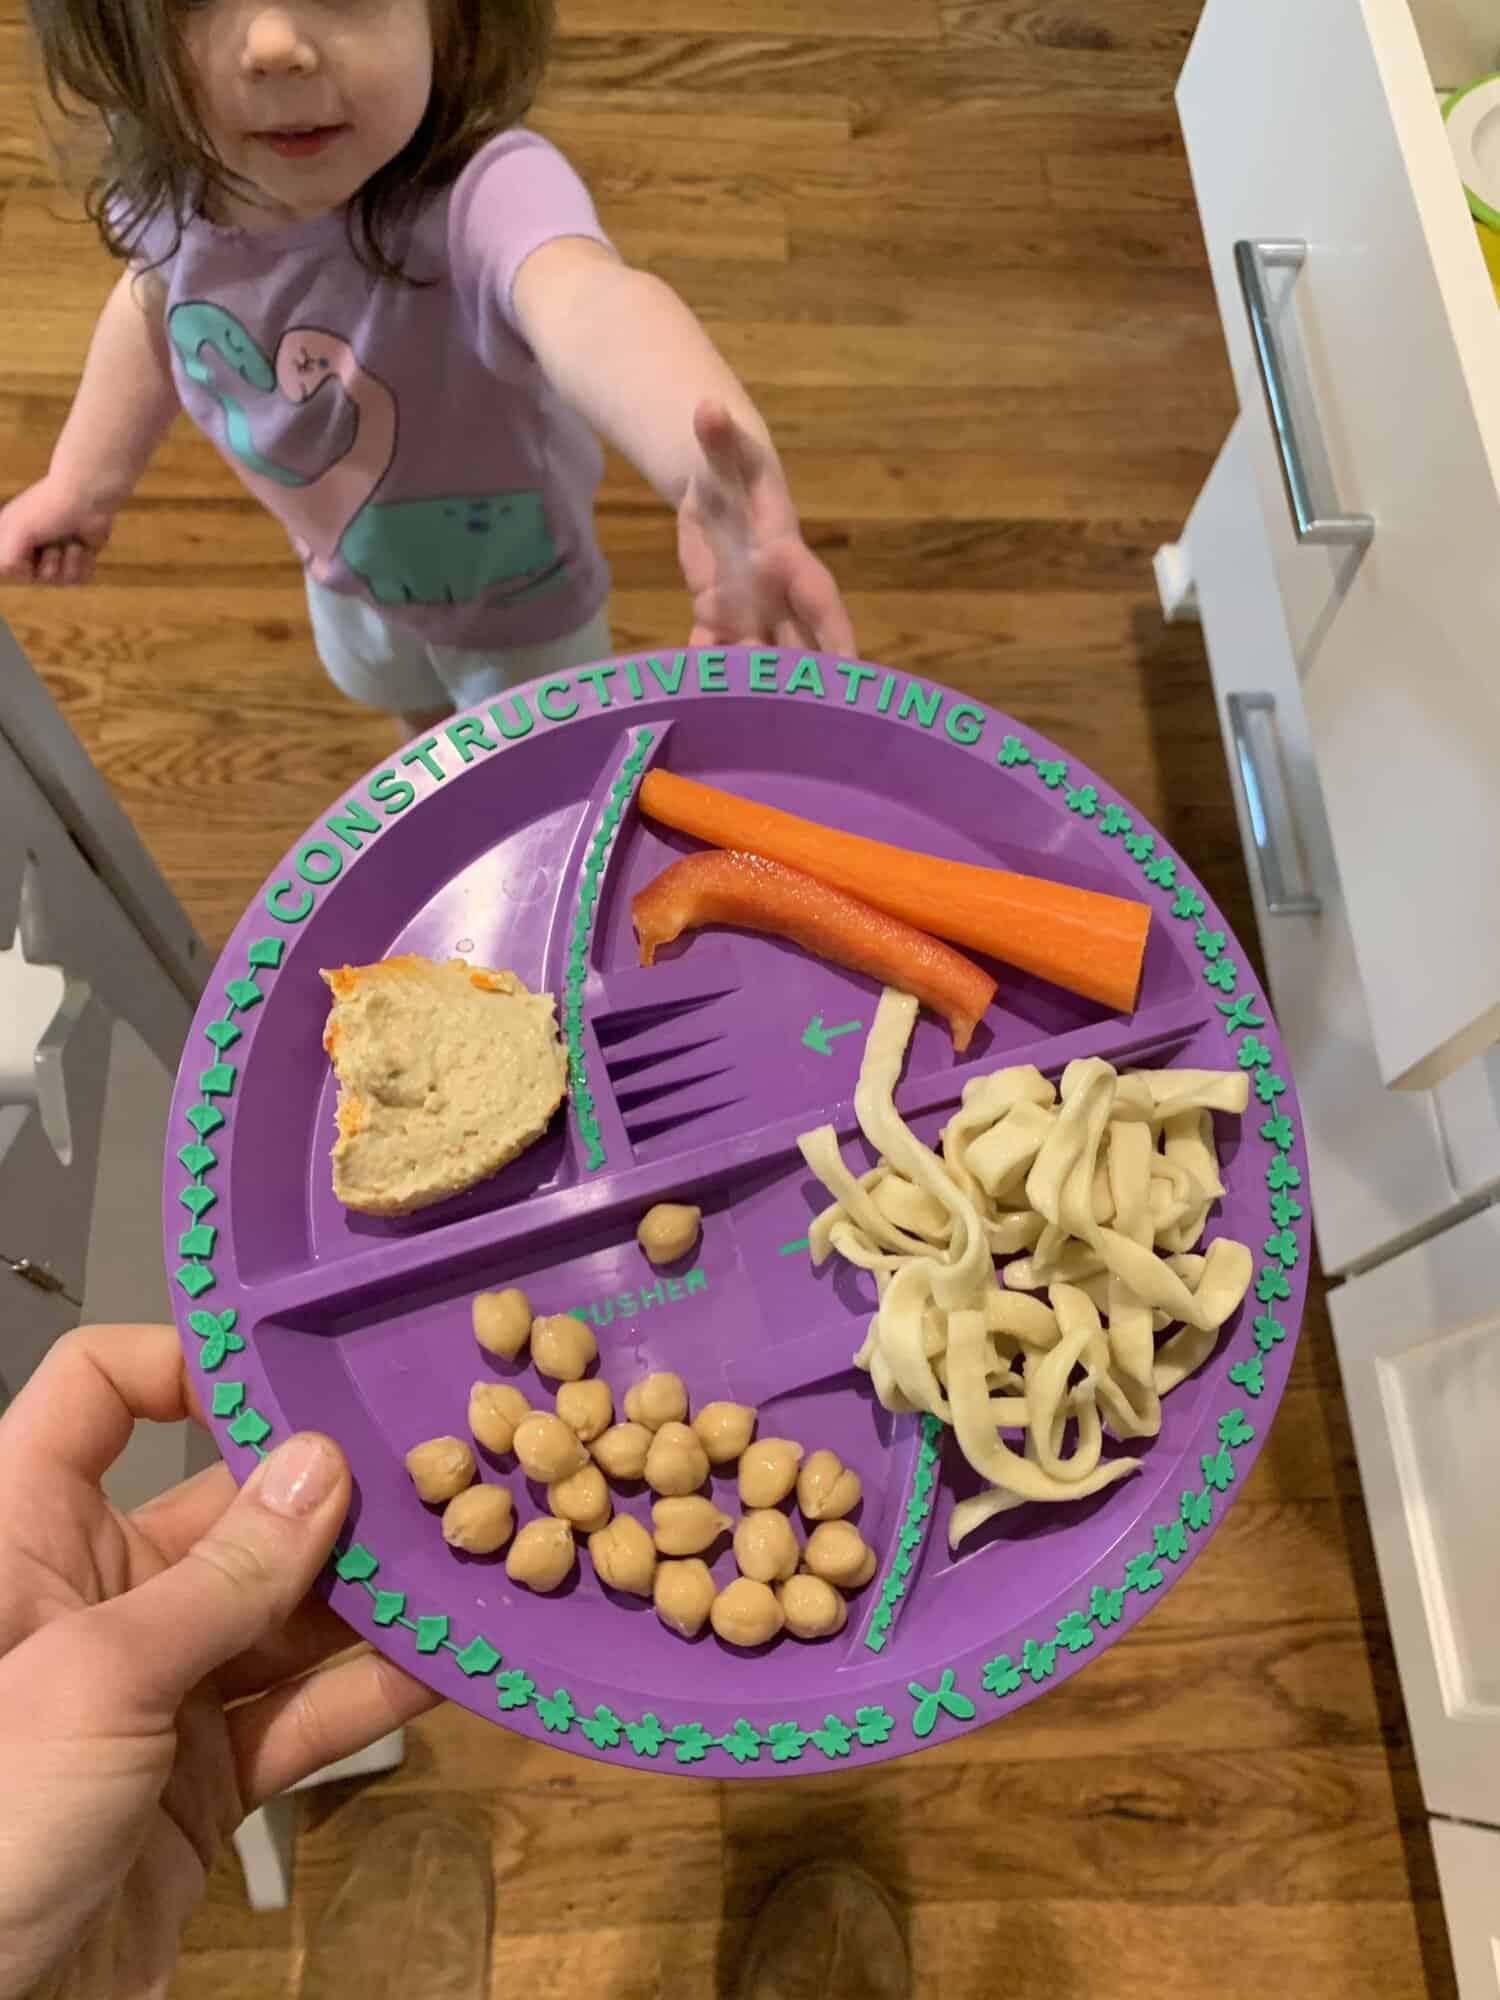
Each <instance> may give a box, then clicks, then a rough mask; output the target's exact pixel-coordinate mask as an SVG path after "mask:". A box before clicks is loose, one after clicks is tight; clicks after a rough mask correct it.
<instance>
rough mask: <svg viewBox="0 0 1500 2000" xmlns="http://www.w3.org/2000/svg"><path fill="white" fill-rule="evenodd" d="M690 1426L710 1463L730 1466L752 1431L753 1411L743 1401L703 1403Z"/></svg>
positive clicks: (753, 1423) (749, 1438) (753, 1430)
mask: <svg viewBox="0 0 1500 2000" xmlns="http://www.w3.org/2000/svg"><path fill="white" fill-rule="evenodd" d="M693 1429H694V1430H695V1431H696V1432H697V1433H698V1440H699V1442H700V1444H701V1445H702V1446H703V1449H704V1450H705V1451H706V1452H707V1453H708V1462H709V1464H710V1465H733V1463H734V1461H735V1460H736V1459H737V1458H738V1457H739V1456H740V1454H741V1453H742V1452H743V1451H744V1449H745V1447H746V1445H748V1444H749V1442H750V1440H751V1438H752V1437H753V1436H754V1434H755V1412H754V1410H751V1409H747V1408H746V1406H745V1405H744V1404H743V1403H705V1404H704V1405H703V1408H702V1409H701V1410H700V1411H699V1412H698V1414H697V1416H696V1417H694V1419H693Z"/></svg>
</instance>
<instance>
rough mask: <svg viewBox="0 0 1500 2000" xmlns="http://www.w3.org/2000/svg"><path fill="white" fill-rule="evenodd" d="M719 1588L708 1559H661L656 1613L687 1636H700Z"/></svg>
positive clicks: (688, 1637)
mask: <svg viewBox="0 0 1500 2000" xmlns="http://www.w3.org/2000/svg"><path fill="white" fill-rule="evenodd" d="M716 1595H717V1592H716V1591H715V1589H714V1580H713V1575H712V1572H711V1571H710V1569H709V1567H708V1564H707V1563H706V1562H700V1561H698V1559H697V1558H696V1557H694V1558H693V1559H692V1560H690V1561H688V1562H664V1563H658V1564H657V1568H656V1586H655V1588H654V1590H653V1591H652V1598H653V1601H654V1602H655V1605H656V1615H657V1617H658V1618H659V1619H660V1620H661V1622H662V1624H663V1625H667V1626H670V1627H671V1629H672V1630H673V1631H674V1632H680V1633H681V1634H682V1636H683V1638H684V1639H696V1638H697V1636H698V1634H699V1633H700V1632H701V1631H702V1630H703V1627H704V1625H705V1623H706V1622H707V1619H708V1614H709V1612H710V1610H711V1609H712V1608H713V1601H714V1598H715V1596H716Z"/></svg>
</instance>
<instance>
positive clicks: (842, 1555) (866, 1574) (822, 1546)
mask: <svg viewBox="0 0 1500 2000" xmlns="http://www.w3.org/2000/svg"><path fill="white" fill-rule="evenodd" d="M807 1567H808V1568H809V1569H810V1570H811V1571H812V1573H813V1575H814V1576H820V1577H822V1579H823V1581H824V1582H825V1583H836V1584H837V1585H838V1586H839V1588H840V1589H841V1590H863V1588H864V1586H865V1585H866V1584H867V1583H868V1582H869V1581H870V1578H871V1577H872V1576H873V1575H874V1574H875V1552H874V1550H873V1549H870V1548H867V1547H866V1545H865V1540H864V1537H863V1536H862V1535H861V1534H860V1532H859V1530H858V1528H856V1527H854V1526H853V1525H852V1523H850V1522H848V1521H823V1522H820V1523H819V1525H818V1526H817V1527H816V1528H814V1529H813V1531H812V1533H811V1534H810V1535H809V1536H808V1538H807Z"/></svg>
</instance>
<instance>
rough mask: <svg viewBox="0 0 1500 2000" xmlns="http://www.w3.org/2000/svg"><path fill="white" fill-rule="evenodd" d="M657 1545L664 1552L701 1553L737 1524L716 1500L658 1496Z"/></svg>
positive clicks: (655, 1512) (654, 1510)
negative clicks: (721, 1508) (720, 1508)
mask: <svg viewBox="0 0 1500 2000" xmlns="http://www.w3.org/2000/svg"><path fill="white" fill-rule="evenodd" d="M651 1520H652V1525H653V1526H654V1527H655V1529H656V1546H657V1548H658V1549H659V1550H660V1551H661V1553H662V1554H663V1555H664V1556H701V1555H702V1553H703V1551H704V1550H705V1549H707V1548H712V1546H713V1544H714V1543H715V1542H716V1541H717V1540H718V1539H719V1537H720V1535H722V1534H723V1532H724V1530H725V1529H726V1528H729V1527H732V1526H733V1525H734V1524H733V1522H732V1521H731V1520H730V1518H729V1516H728V1515H727V1514H721V1513H720V1512H719V1510H718V1508H717V1507H716V1506H715V1505H714V1503H713V1501H712V1500H704V1499H702V1498H699V1497H697V1496H694V1497H693V1498H686V1497H682V1498H679V1497H674V1498H672V1499H669V1500H658V1501H657V1502H656V1504H655V1505H654V1506H653V1507H652V1509H651Z"/></svg>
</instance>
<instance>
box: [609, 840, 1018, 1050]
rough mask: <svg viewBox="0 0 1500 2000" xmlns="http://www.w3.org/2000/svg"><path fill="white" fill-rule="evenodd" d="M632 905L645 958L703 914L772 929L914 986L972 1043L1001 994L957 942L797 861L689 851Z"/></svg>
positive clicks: (907, 988) (956, 1036) (958, 1040)
mask: <svg viewBox="0 0 1500 2000" xmlns="http://www.w3.org/2000/svg"><path fill="white" fill-rule="evenodd" d="M630 908H631V915H632V917H633V918H634V920H635V929H636V935H637V937H638V938H639V939H640V943H641V964H642V965H650V964H652V963H653V962H654V960H655V957H656V952H657V947H658V946H659V945H664V944H671V943H672V942H673V940H674V939H676V938H679V937H681V935H682V933H683V932H684V931H691V930H697V929H699V928H700V927H701V926H702V925H704V924H733V925H735V926H736V927H737V928H738V929H741V930H750V931H767V932H769V933H770V934H771V935H772V936H773V937H783V938H787V939H789V940H790V941H791V942H792V943H793V944H799V945H801V946H802V948H803V950H804V951H810V952H812V953H813V954H814V955H815V956H816V957H818V958H826V959H829V960H831V962H832V963H833V964H834V965H842V966H846V967H847V968H848V969H849V970H850V971H851V972H863V973H865V974H867V975H868V976H869V977H870V978H871V979H876V980H879V982H880V983H881V985H882V986H895V987H899V988H900V990H901V991H902V992H903V993H911V994H914V995H915V996H916V998H917V999H918V1000H920V1001H921V1003H922V1005H923V1006H924V1007H930V1008H931V1009H932V1011H933V1013H934V1014H940V1015H941V1016H942V1018H943V1019H944V1020H945V1021H946V1022H947V1023H948V1026H949V1028H950V1029H951V1031H952V1034H953V1046H954V1048H955V1049H959V1050H963V1049H966V1048H967V1047H968V1046H969V1037H970V1036H971V1035H972V1034H973V1032H974V1027H975V1024H976V1022H977V1021H978V1020H979V1017H980V1016H981V1015H982V1014H983V1012H984V1010H985V1008H986V1007H988V1006H989V1004H990V1002H991V1001H992V1000H993V999H994V997H995V982H994V980H993V979H991V978H990V976H989V974H988V973H987V972H981V971H980V969H979V967H978V966H977V965H975V964H973V963H972V962H971V961H970V960H969V959H967V958H965V957H964V956H963V954H962V953H961V952H956V951H954V950H953V948H952V947H951V946H950V945H946V944H940V943H939V942H938V940H937V939H936V938H932V937H928V935H927V933H926V932H925V931H919V930H914V929H913V928H912V926H911V925H910V924H904V923H902V921H901V920H900V918H899V917H889V916H887V915H886V914H885V913H884V912H883V911H881V910H872V909H871V908H870V906H869V904H868V903H861V902H859V901H858V900H857V899H856V898H855V897H853V896H846V895H845V894H844V892H843V890H842V889H830V888H829V887H828V886H827V884H826V883H823V882H817V881H814V879H813V877H812V876H811V875H804V874H803V873H802V871H801V869H800V868H787V867H785V866H784V865H783V864H782V863H781V862H779V861H766V860H763V859H762V858H761V857H760V856H759V855H758V854H738V853H735V852H733V851H732V850H726V849H722V848H709V849H706V850H705V851H704V852H703V853H701V854H686V855H684V856H683V858H682V859H681V860H680V861H674V862H672V863H671V865H670V866H669V867H667V868H664V869H663V870H662V872H661V873H660V875H658V876H657V877H656V879H655V881H653V882H649V883H647V885H646V887H645V888H644V889H642V890H641V892H640V894H639V895H638V896H636V897H635V899H634V901H633V902H632V904H631V906H630Z"/></svg>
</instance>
